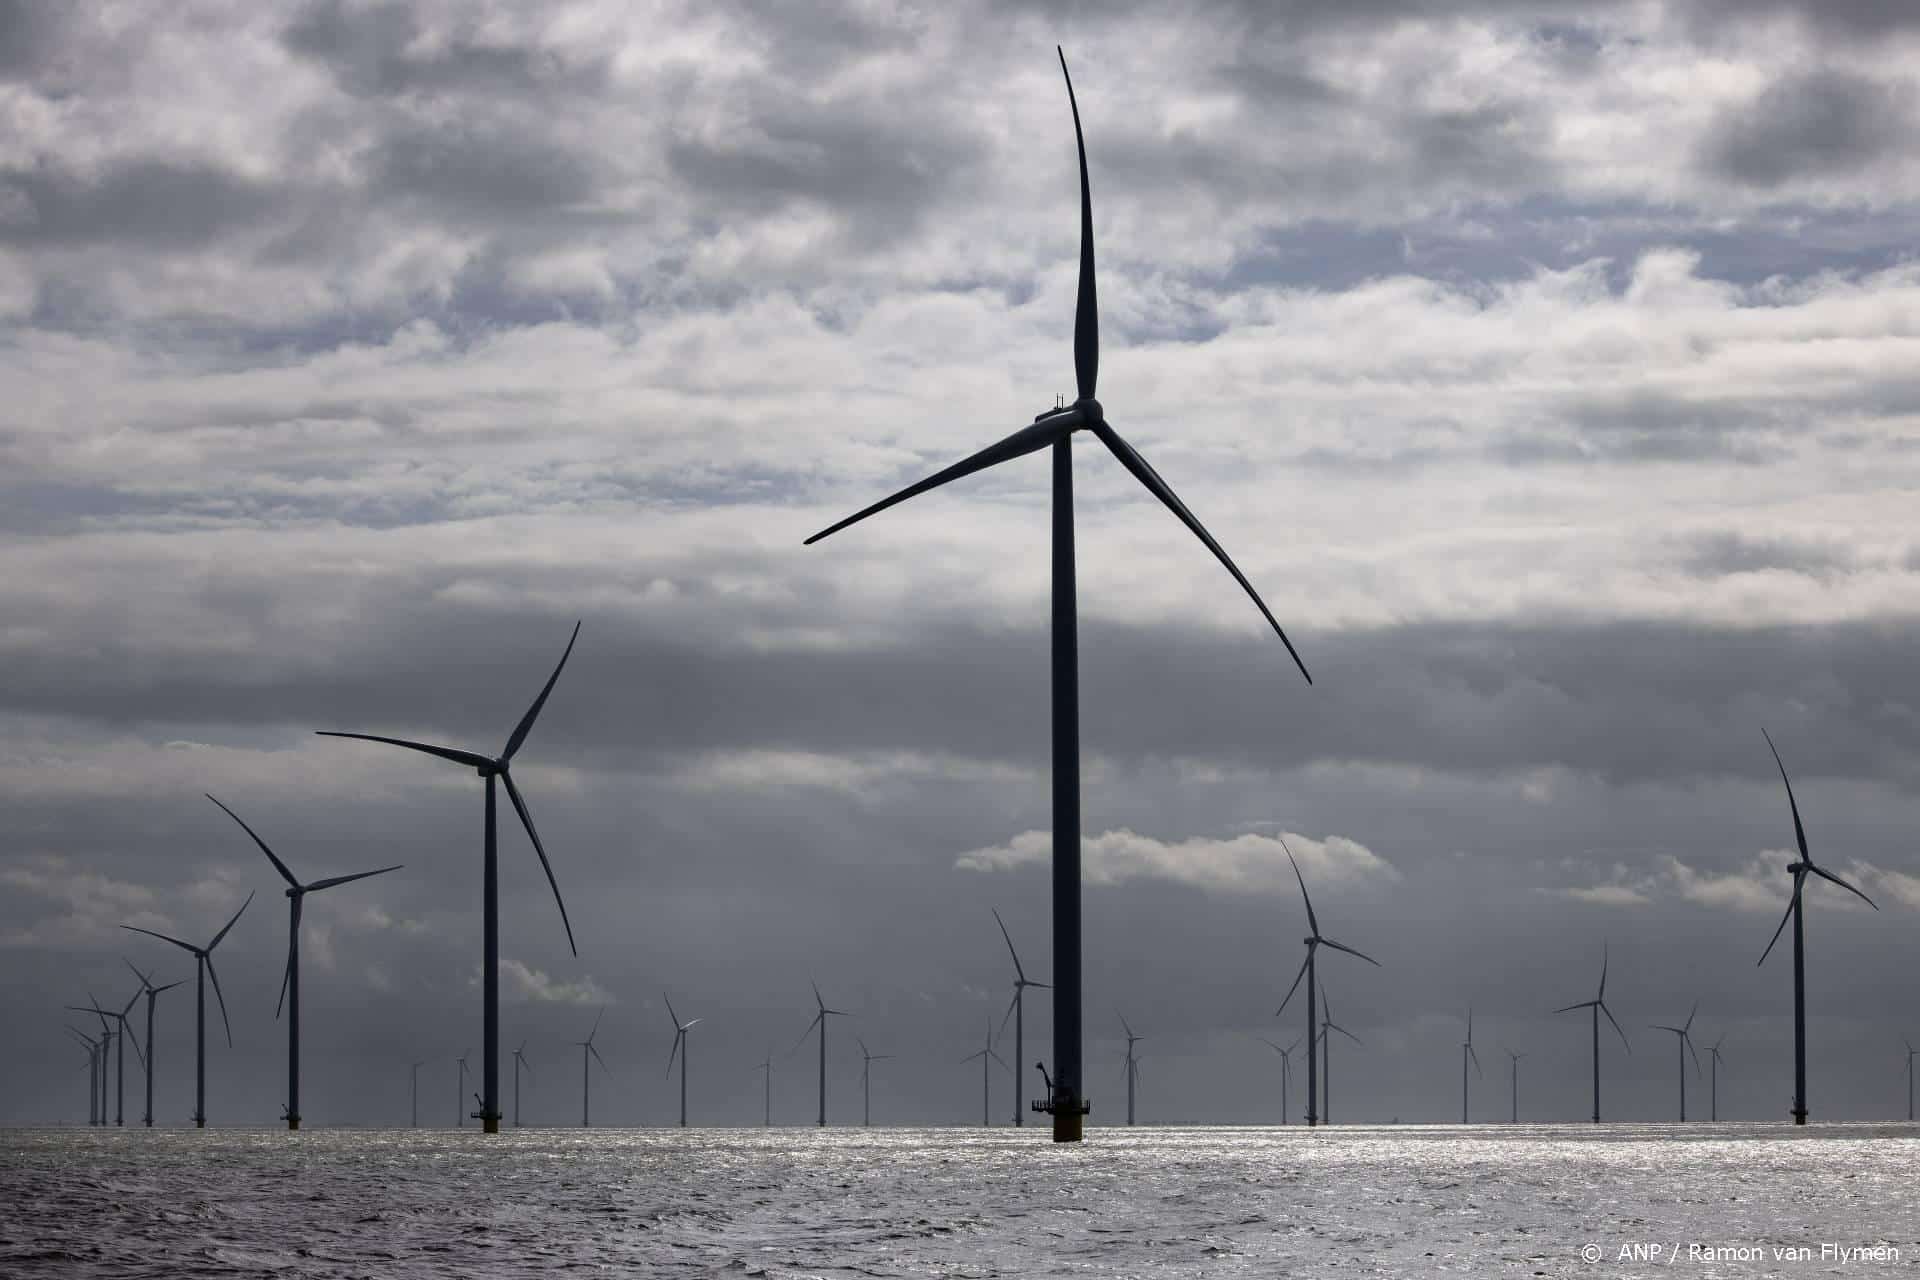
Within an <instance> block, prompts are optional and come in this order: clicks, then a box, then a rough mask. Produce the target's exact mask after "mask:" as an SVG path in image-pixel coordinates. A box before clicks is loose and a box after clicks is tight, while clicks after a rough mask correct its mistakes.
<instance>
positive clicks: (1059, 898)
mask: <svg viewBox="0 0 1920 1280" xmlns="http://www.w3.org/2000/svg"><path fill="white" fill-rule="evenodd" d="M1056 52H1059V53H1060V72H1061V74H1062V75H1063V76H1066V80H1067V103H1068V106H1069V107H1070V108H1071V109H1072V112H1073V135H1074V142H1075V145H1076V147H1077V148H1078V150H1079V156H1080V289H1079V298H1078V301H1077V302H1076V304H1075V310H1074V321H1073V364H1074V381H1075V387H1076V390H1077V397H1078V398H1077V399H1075V400H1074V402H1073V403H1072V404H1071V405H1068V406H1066V407H1065V408H1058V407H1056V408H1050V409H1047V410H1044V411H1042V412H1041V413H1039V414H1038V415H1036V416H1035V418H1034V420H1033V422H1032V424H1031V425H1029V426H1026V427H1022V428H1021V429H1020V430H1018V431H1016V432H1014V433H1013V434H1012V435H1010V436H1007V437H1006V438H1005V439H1003V440H1001V441H999V442H998V443H997V444H991V445H988V446H987V447H986V448H984V449H982V450H980V451H979V452H978V453H975V454H973V455H972V456H971V457H968V458H965V459H963V460H961V461H959V462H956V463H954V464H953V465H952V466H949V467H947V468H946V469H944V470H942V471H937V472H935V473H934V474H933V475H931V476H928V477H927V478H926V479H924V480H921V481H919V482H917V483H915V484H912V485H909V486H908V487H906V488H905V489H902V490H900V491H899V492H897V493H895V494H893V495H892V496H890V497H887V498H883V499H881V500H880V501H879V502H876V503H874V504H873V505H872V506H870V507H867V508H865V509H864V510H862V511H859V512H856V513H855V514H853V515H851V516H848V517H847V518H846V519H844V520H842V521H840V522H839V523H838V524H834V525H829V526H828V527H827V528H825V529H823V530H821V531H820V532H819V533H816V534H814V535H813V536H812V537H811V538H808V539H807V543H808V544H809V545H810V544H812V543H815V542H818V541H820V540H821V539H822V538H825V537H827V536H828V535H830V534H833V533H837V532H839V531H840V530H842V529H844V528H846V527H847V526H848V525H851V524H854V523H855V522H857V521H860V520H864V519H866V518H867V517H868V516H870V515H873V514H875V513H876V512H880V511H884V510H886V509H887V508H888V507H891V506H893V505H894V504H896V503H899V502H904V501H906V500H907V499H908V498H911V497H914V496H916V495H917V494H922V493H925V492H927V491H928V490H929V489H935V488H938V487H939V486H941V485H943V484H946V483H948V482H949V481H952V480H958V479H960V478H961V477H963V476H969V475H972V474H973V473H974V472H976V471H983V470H985V469H987V468H988V467H992V466H996V465H998V464H999V463H1002V462H1009V461H1011V460H1013V459H1015V458H1020V457H1024V456H1026V455H1027V454H1030V453H1036V452H1038V451H1040V450H1041V449H1049V450H1051V452H1052V456H1053V610H1052V613H1053V617H1052V630H1053V658H1052V671H1053V973H1054V977H1055V978H1057V979H1058V980H1059V989H1058V991H1057V992H1056V993H1055V999H1054V1003H1053V1042H1054V1055H1055V1070H1054V1074H1053V1093H1052V1096H1051V1097H1050V1098H1049V1099H1048V1100H1047V1103H1046V1104H1045V1106H1044V1107H1043V1109H1044V1110H1046V1111H1048V1112H1050V1113H1051V1114H1052V1116H1053V1139H1054V1141H1055V1142H1078V1141H1080V1138H1081V1129H1082V1125H1083V1123H1084V1118H1085V1116H1086V1112H1087V1101H1086V1095H1085V1092H1084V1089H1083V1085H1084V1081H1083V1079H1082V1045H1081V1019H1080V1014H1081V989H1080V659H1079V642H1078V631H1079V627H1078V616H1077V612H1076V609H1075V600H1074V541H1073V537H1074V531H1073V434H1074V432H1076V431H1080V430H1087V431H1091V432H1092V433H1093V434H1094V435H1095V436H1096V437H1097V438H1098V439H1099V441H1100V442H1101V444H1103V445H1105V446H1106V448H1107V450H1108V451H1109V452H1111V453H1112V454H1113V455H1114V457H1115V458H1117V459H1118V460H1119V462H1120V465H1121V466H1123V467H1125V468H1126V469H1127V471H1128V472H1129V473H1130V474H1131V475H1132V476H1133V477H1134V479H1136V480H1138V481H1139V482H1140V483H1141V484H1142V485H1143V486H1145V487H1146V489H1147V491H1148V492H1149V493H1151V494H1153V496H1154V497H1156V498H1158V499H1159V500H1160V501H1161V502H1162V503H1163V504H1165V506H1166V507H1167V509H1168V510H1170V511H1172V512H1173V514H1174V515H1175V516H1177V517H1178V518H1179V519H1180V521H1181V523H1183V524H1185V525H1186V526H1187V528H1188V529H1189V530H1191V531H1192V532H1193V533H1194V535H1195V536H1197V537H1198V538H1199V539H1200V541H1201V543H1202V544H1203V545H1205V546H1206V548H1207V550H1208V551H1210V552H1212V553H1213V555H1214V556H1215V558H1216V559H1218V560H1219V561H1220V563H1221V564H1222V565H1224V566H1225V567H1226V569H1227V572H1228V573H1230V574H1232V575H1233V578H1234V581H1236V582H1238V583H1239V584H1240V586H1241V587H1242V588H1243V589H1245V591H1246V593H1247V594H1248V595H1249V596H1251V597H1252V598H1253V602H1254V604H1255V605H1256V606H1258V608H1259V610H1260V612H1261V614H1262V616H1264V617H1265V618H1266V620H1267V622H1268V623H1269V624H1270V625H1271V626H1272V627H1273V630H1274V632H1275V634H1277V635H1278V636H1279V637H1280V642H1281V643H1282V644H1284V645H1286V647H1287V652H1288V653H1289V654H1292V655H1293V660H1294V662H1295V664H1296V665H1298V666H1299V667H1300V673H1301V674H1302V675H1303V676H1304V675H1306V674H1307V669H1306V666H1305V664H1304V663H1301V662H1300V656H1299V654H1298V653H1296V652H1295V651H1294V648H1293V642H1292V641H1290V640H1288V639H1287V636H1286V632H1284V631H1282V630H1281V629H1280V624H1279V622H1278V621H1276V620H1275V618H1274V616H1273V613H1272V611H1271V610H1269V609H1268V608H1267V606H1266V602H1265V601H1263V600H1261V599H1260V595H1259V593H1258V592H1256V591H1255V590H1254V589H1253V584H1252V583H1250V582H1248V581H1247V578H1246V575H1245V574H1243V573H1241V572H1240V569H1239V567H1238V566H1237V565H1235V564H1234V563H1233V560H1232V559H1231V558H1230V557H1228V555H1227V553H1226V551H1225V550H1223V549H1222V548H1221V546H1220V544H1219V543H1218V542H1215V541H1214V539H1213V535H1212V534H1210V533H1208V532H1207V530H1206V528H1205V527H1204V526H1203V525H1201V523H1200V521H1199V520H1198V519H1197V518H1196V517H1195V516H1194V514H1193V513H1192V512H1191V511H1189V510H1188V509H1187V506H1186V504H1185V503H1183V502H1182V501H1181V500H1180V499H1179V497H1178V496H1177V495H1176V494H1175V493H1174V491H1173V489H1172V488H1171V487H1170V486H1169V485H1168V484H1167V482H1166V481H1165V480H1163V479H1161V477H1160V473H1159V472H1157V471H1155V470H1154V469H1153V467H1152V466H1151V465H1150V464H1149V463H1148V462H1147V460H1146V459H1145V458H1143V457H1141V456H1140V454H1139V452H1138V451H1136V450H1135V449H1134V447H1133V446H1132V445H1130V444H1128V443H1127V442H1126V441H1125V440H1123V439H1122V438H1121V437H1120V435H1119V433H1118V432H1116V431H1115V430H1114V429H1113V426H1112V424H1111V423H1109V422H1108V421H1107V418H1106V411H1105V409H1104V408H1103V407H1102V405H1101V403H1100V401H1099V400H1097V399H1095V397H1094V392H1095V389H1096V384H1097V382H1098V376H1099V371H1100V316H1099V307H1098V304H1097V300H1096V296H1095V292H1096V291H1095V287H1094V252H1093V195H1092V189H1091V187H1090V185H1089V182H1088V178H1087V145H1086V138H1085V136H1084V135H1083V134H1082V133H1081V129H1080V105H1079V102H1078V100H1077V99H1075V98H1074V96H1073V78H1072V76H1071V75H1068V74H1067V58H1066V54H1065V52H1064V51H1059V50H1056ZM1307 679H1308V681H1309V683H1311V681H1312V677H1311V676H1308V677H1307Z"/></svg>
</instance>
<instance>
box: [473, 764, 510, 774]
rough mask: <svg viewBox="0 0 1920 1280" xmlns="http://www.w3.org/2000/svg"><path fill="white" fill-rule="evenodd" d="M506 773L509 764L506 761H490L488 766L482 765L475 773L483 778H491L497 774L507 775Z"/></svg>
mask: <svg viewBox="0 0 1920 1280" xmlns="http://www.w3.org/2000/svg"><path fill="white" fill-rule="evenodd" d="M506 771H507V762H506V761H505V760H491V761H488V762H487V763H486V764H483V765H480V766H478V767H476V768H475V769H474V772H475V773H477V774H479V775H480V776H481V777H483V778H491V777H493V776H494V775H495V774H502V773H505V772H506Z"/></svg>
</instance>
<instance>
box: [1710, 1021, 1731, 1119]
mask: <svg viewBox="0 0 1920 1280" xmlns="http://www.w3.org/2000/svg"><path fill="white" fill-rule="evenodd" d="M1726 1038H1727V1037H1726V1036H1725V1035H1724V1034H1723V1035H1721V1037H1720V1040H1715V1041H1714V1042H1713V1047H1712V1048H1710V1049H1708V1050H1707V1084H1708V1092H1707V1098H1708V1110H1707V1119H1709V1120H1718V1119H1719V1118H1720V1041H1721V1040H1725V1039H1726Z"/></svg>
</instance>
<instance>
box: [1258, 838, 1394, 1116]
mask: <svg viewBox="0 0 1920 1280" xmlns="http://www.w3.org/2000/svg"><path fill="white" fill-rule="evenodd" d="M1280 847H1281V848H1282V849H1287V842H1286V840H1285V839H1282V840H1281V841H1280ZM1287 861H1288V862H1291V863H1293V878H1294V879H1295V880H1298V881H1299V882H1300V900H1301V901H1302V902H1304V903H1306V904H1307V927H1308V928H1309V929H1311V930H1312V931H1313V932H1311V933H1309V934H1308V935H1307V936H1306V937H1305V938H1304V939H1302V941H1304V942H1305V943H1306V944H1307V958H1306V959H1305V960H1303V961H1301V963H1300V972H1298V973H1296V974H1294V975H1293V985H1292V986H1290V987H1288V988H1287V998H1286V1000H1282V1001H1281V1002H1280V1007H1279V1008H1278V1009H1275V1010H1274V1011H1273V1016H1274V1017H1276V1018H1277V1017H1279V1016H1280V1015H1281V1014H1283V1013H1285V1012H1286V1011H1287V1002H1288V1001H1290V1000H1292V999H1293V993H1294V992H1296V991H1298V990H1299V989H1300V979H1302V978H1305V979H1306V980H1307V1036H1306V1039H1307V1128H1309V1129H1311V1128H1313V1126H1314V1124H1315V1123H1316V1122H1317V1120H1316V1117H1315V1115H1314V1106H1315V1104H1316V1102H1317V1101H1318V1098H1317V1095H1318V1093H1319V1078H1318V1076H1317V1075H1316V1074H1315V1068H1314V1062H1313V1045H1314V1039H1315V1037H1316V1036H1318V1035H1319V1033H1320V1032H1319V1028H1318V1027H1316V1026H1314V1021H1313V992H1314V988H1315V986H1316V985H1318V984H1317V982H1316V980H1315V978H1314V965H1313V956H1314V952H1315V951H1317V950H1318V949H1319V948H1321V947H1323V946H1324V947H1332V948H1333V949H1334V950H1335V951H1344V952H1346V953H1347V954H1348V955H1350V956H1359V957H1360V958H1361V959H1362V960H1365V961H1366V962H1367V963H1368V964H1370V965H1373V966H1374V967H1375V968H1378V967H1379V966H1380V962H1379V961H1378V960H1375V959H1374V958H1373V957H1372V956H1370V955H1367V954H1366V953H1365V952H1362V951H1355V950H1354V949H1353V948H1352V947H1349V946H1347V945H1346V944H1345V943H1341V942H1335V941H1334V940H1333V939H1332V938H1327V937H1323V936H1321V933H1320V921H1319V920H1318V919H1317V918H1316V917H1315V916H1314V914H1313V899H1312V898H1311V897H1309V896H1308V894H1307V880H1306V877H1305V876H1303V875H1301V874H1300V864H1299V863H1298V862H1296V861H1295V860H1294V856H1293V850H1291V849H1287Z"/></svg>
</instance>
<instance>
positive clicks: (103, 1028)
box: [67, 994, 126, 1125]
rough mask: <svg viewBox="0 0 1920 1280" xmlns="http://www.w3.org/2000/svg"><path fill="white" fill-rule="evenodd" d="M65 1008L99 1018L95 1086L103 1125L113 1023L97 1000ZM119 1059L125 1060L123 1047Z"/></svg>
mask: <svg viewBox="0 0 1920 1280" xmlns="http://www.w3.org/2000/svg"><path fill="white" fill-rule="evenodd" d="M87 999H88V1000H90V1001H91V1000H93V996H92V995H91V994H89V995H88V996H87ZM67 1008H68V1009H69V1010H71V1011H72V1012H74V1013H91V1014H93V1015H95V1016H96V1017H98V1018H99V1019H100V1076H99V1080H98V1083H97V1086H96V1087H97V1088H98V1089H99V1091H100V1123H101V1124H102V1125H105V1124H106V1123H107V1078H108V1077H109V1076H110V1075H112V1074H113V1072H112V1069H111V1068H109V1067H108V1066H107V1056H108V1054H109V1053H110V1052H111V1051H112V1049H113V1024H112V1023H111V1022H109V1021H108V1018H107V1013H106V1011H105V1010H104V1009H102V1008H101V1007H100V1005H99V1003H98V1002H97V1001H96V1002H94V1003H92V1004H90V1005H89V1004H70V1005H68V1006H67ZM120 1060H121V1062H122V1063H125V1061H126V1050H125V1049H124V1048H123V1049H122V1050H121V1053H120Z"/></svg>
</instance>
